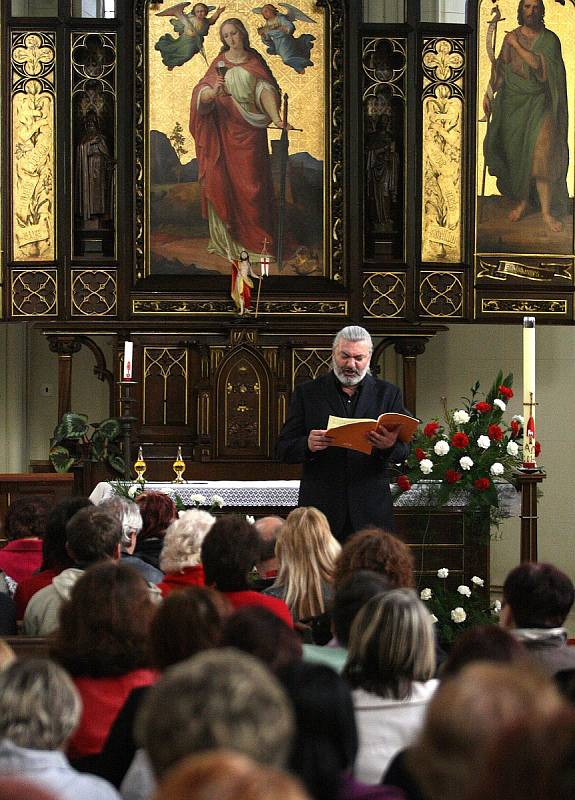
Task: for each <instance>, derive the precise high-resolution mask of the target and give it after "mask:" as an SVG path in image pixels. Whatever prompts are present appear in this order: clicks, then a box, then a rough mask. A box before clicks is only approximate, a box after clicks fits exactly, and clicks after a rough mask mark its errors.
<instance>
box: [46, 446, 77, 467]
mask: <svg viewBox="0 0 575 800" xmlns="http://www.w3.org/2000/svg"><path fill="white" fill-rule="evenodd" d="M48 458H49V459H50V463H51V464H52V466H53V467H54V469H55V470H56V472H68V470H70V469H71V467H72V466H73V465H74V464H75V463H76V459H75V458H73V457H72V456H71V455H70V451H69V450H67V448H65V447H61V446H60V445H56V446H54V447H51V448H50V452H49V453H48Z"/></svg>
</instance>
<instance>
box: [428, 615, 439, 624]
mask: <svg viewBox="0 0 575 800" xmlns="http://www.w3.org/2000/svg"><path fill="white" fill-rule="evenodd" d="M429 616H430V617H431V621H432V623H433V624H434V625H435V623H436V622H439V620H438V619H437V617H436V616H435V614H430V615H429Z"/></svg>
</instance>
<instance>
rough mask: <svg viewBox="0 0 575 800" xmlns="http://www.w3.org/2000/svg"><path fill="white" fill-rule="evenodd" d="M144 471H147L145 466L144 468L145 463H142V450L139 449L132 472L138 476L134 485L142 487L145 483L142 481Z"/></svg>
mask: <svg viewBox="0 0 575 800" xmlns="http://www.w3.org/2000/svg"><path fill="white" fill-rule="evenodd" d="M146 469H147V466H146V462H145V461H144V454H143V453H142V448H141V447H140V448H139V450H138V458H137V460H136V461H135V462H134V470H135V472H136V475H137V476H138V477H137V478H136V483H139V484H141V485H142V486H143V485H144V484H145V482H146V481H145V480H144V473H145V471H146Z"/></svg>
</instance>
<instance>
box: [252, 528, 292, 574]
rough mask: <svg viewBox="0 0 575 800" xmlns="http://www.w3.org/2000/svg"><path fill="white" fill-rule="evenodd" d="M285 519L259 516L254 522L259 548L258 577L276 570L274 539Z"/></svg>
mask: <svg viewBox="0 0 575 800" xmlns="http://www.w3.org/2000/svg"><path fill="white" fill-rule="evenodd" d="M284 522H285V520H284V519H283V518H282V517H273V516H271V517H260V519H257V520H256V521H255V523H254V525H255V529H256V531H257V532H258V537H259V542H260V549H259V553H258V559H257V562H256V567H257V570H258V574H259V576H260V578H265V577H266V576H267V573H268V572H271V571H275V570H277V559H276V541H277V538H278V535H279V533H280V531H281V529H282V525H283V524H284Z"/></svg>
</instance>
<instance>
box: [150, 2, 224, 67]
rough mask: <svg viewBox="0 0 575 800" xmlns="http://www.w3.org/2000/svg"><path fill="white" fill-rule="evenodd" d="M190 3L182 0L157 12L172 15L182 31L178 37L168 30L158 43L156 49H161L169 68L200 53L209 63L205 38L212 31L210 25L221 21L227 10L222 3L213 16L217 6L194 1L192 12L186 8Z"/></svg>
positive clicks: (176, 25) (177, 29) (179, 65)
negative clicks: (210, 14) (221, 16)
mask: <svg viewBox="0 0 575 800" xmlns="http://www.w3.org/2000/svg"><path fill="white" fill-rule="evenodd" d="M189 5H190V4H189V3H178V5H176V6H171V7H170V8H166V9H164V11H159V12H158V13H157V14H156V16H157V17H172V19H170V22H171V23H172V25H173V27H174V30H175V31H176V33H177V34H178V38H177V39H176V38H174V37H173V36H172V35H171V34H169V33H165V34H164V35H163V36H160V38H159V39H158V41H157V42H156V45H155V49H156V50H158V51H159V52H160V54H161V56H162V61H163V62H164V64H165V65H166V67H167V68H168V69H169V70H172V69H174V67H181V66H182V64H185V63H186V62H187V61H190V60H191V59H192V58H193V57H194V56H195V55H196V54H197V53H201V54H202V56H203V57H204V60H205V61H206V64H207V58H206V52H205V50H204V39H205V37H206V36H207V35H208V33H209V32H210V26H212V25H213V24H214V23H215V22H217V20H218V18H219V16H220V15H221V14H222V13H223V12H224V11H225V10H226V9H225V6H220V7H219V8H217V9H216V11H215V13H214V14H212V16H211V17H208V14H209V13H210V11H213V10H214V9H215V6H208V5H206V4H205V3H194V5H193V7H192V10H191V11H190V13H189V14H186V13H185V11H184V9H185V8H186V7H187V6H189Z"/></svg>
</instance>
